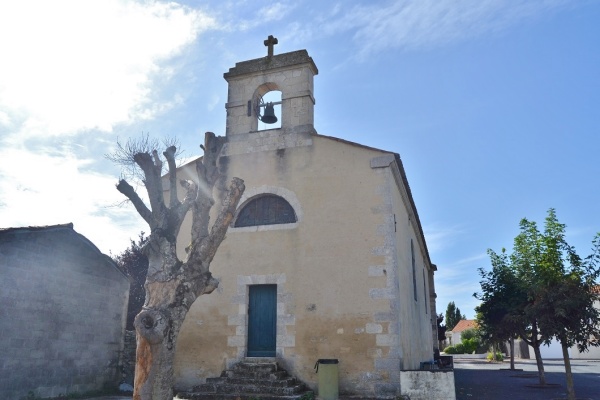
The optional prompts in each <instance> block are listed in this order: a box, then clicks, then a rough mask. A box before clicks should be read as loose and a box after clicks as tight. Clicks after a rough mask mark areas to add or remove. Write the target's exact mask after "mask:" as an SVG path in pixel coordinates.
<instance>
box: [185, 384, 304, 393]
mask: <svg viewBox="0 0 600 400" xmlns="http://www.w3.org/2000/svg"><path fill="white" fill-rule="evenodd" d="M305 390H306V388H305V387H304V385H303V384H300V385H293V386H263V385H258V384H256V383H245V384H229V383H221V384H212V383H204V384H202V385H198V386H194V388H193V389H192V392H194V393H272V394H275V395H278V396H281V395H286V396H289V395H294V394H298V393H302V392H304V391H305Z"/></svg>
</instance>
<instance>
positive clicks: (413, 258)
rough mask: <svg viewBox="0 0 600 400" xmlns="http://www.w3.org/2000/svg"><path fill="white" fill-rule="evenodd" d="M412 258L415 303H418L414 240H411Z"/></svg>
mask: <svg viewBox="0 0 600 400" xmlns="http://www.w3.org/2000/svg"><path fill="white" fill-rule="evenodd" d="M410 256H411V262H412V278H413V291H414V294H415V301H417V271H416V268H415V246H414V245H413V241H412V239H410Z"/></svg>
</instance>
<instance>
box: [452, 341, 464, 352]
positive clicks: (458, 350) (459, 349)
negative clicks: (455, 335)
mask: <svg viewBox="0 0 600 400" xmlns="http://www.w3.org/2000/svg"><path fill="white" fill-rule="evenodd" d="M454 348H455V349H456V354H465V345H464V344H462V343H459V344H457V345H455V346H454Z"/></svg>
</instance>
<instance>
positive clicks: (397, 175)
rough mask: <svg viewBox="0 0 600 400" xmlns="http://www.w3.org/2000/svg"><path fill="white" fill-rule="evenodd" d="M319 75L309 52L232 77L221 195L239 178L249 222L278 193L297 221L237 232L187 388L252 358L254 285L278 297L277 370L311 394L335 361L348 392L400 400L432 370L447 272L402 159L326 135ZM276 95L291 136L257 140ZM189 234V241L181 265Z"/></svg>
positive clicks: (208, 306)
mask: <svg viewBox="0 0 600 400" xmlns="http://www.w3.org/2000/svg"><path fill="white" fill-rule="evenodd" d="M316 73H317V69H316V67H315V65H314V62H313V61H312V59H311V58H310V57H308V54H307V53H306V51H304V50H303V51H300V52H293V53H287V54H281V55H277V56H273V57H272V58H270V57H266V58H264V59H258V60H251V61H247V62H243V63H238V64H236V67H234V68H232V69H231V70H230V71H229V72H228V73H227V74H225V78H226V79H227V81H228V82H229V99H228V102H227V105H226V108H227V130H226V136H227V144H226V145H225V146H224V148H223V150H222V153H221V159H220V165H221V169H222V173H223V179H222V181H221V182H220V183H219V185H221V187H222V186H224V185H226V184H227V183H228V182H229V181H230V180H231V177H233V176H237V177H240V178H242V179H244V181H245V184H246V192H245V193H244V196H243V197H242V199H241V201H240V206H239V210H242V209H244V207H246V205H248V204H250V203H251V202H252V201H254V200H255V199H258V198H260V197H261V196H265V195H274V196H277V197H280V198H282V199H284V200H285V201H286V202H287V203H288V204H289V205H290V206H291V207H292V208H293V210H294V213H295V217H296V220H295V222H293V223H282V224H257V225H254V226H245V227H235V221H234V222H233V224H232V226H231V227H230V228H229V231H228V234H227V238H226V240H225V241H224V242H223V244H222V245H221V247H220V248H219V250H218V252H217V255H216V257H215V259H214V261H213V262H212V265H211V271H212V272H213V274H214V276H215V277H217V278H218V279H219V281H220V285H219V288H218V289H217V290H216V291H215V292H213V293H212V294H210V295H207V296H201V297H200V298H198V299H197V300H196V302H195V303H194V305H193V306H192V308H191V309H190V312H189V313H188V316H187V317H186V320H185V322H184V325H183V327H182V330H181V333H180V336H179V339H178V345H177V346H178V347H177V355H176V360H175V374H176V386H177V388H178V389H183V390H185V389H187V388H190V387H192V386H194V385H196V384H198V383H201V382H203V381H204V380H205V379H206V378H209V377H214V376H219V374H220V373H221V371H222V370H225V369H227V368H229V367H231V366H232V365H233V364H235V363H236V362H239V361H240V360H243V359H244V357H246V355H247V351H248V341H249V337H248V330H249V320H250V317H249V314H248V307H249V288H250V287H252V286H253V285H266V284H271V285H277V295H276V297H277V299H276V340H275V344H274V347H275V357H276V360H277V362H278V363H279V364H280V365H282V366H283V367H284V368H285V369H286V370H288V371H289V372H290V374H292V375H294V376H296V377H298V378H300V379H301V380H302V381H304V382H306V383H307V384H308V385H309V386H310V387H311V388H312V389H316V385H317V375H316V374H315V371H314V369H313V368H314V365H315V362H316V361H317V360H318V359H324V358H335V359H338V360H339V371H340V374H339V383H340V393H341V394H343V395H358V396H363V397H379V398H395V397H396V396H398V395H400V394H401V393H402V388H401V381H400V371H401V370H411V369H418V368H419V366H420V363H421V362H422V361H428V360H430V359H432V358H433V348H434V346H436V345H437V340H436V334H435V329H436V313H435V293H434V287H433V274H434V271H435V269H436V268H435V265H433V264H432V263H431V261H430V259H429V254H428V251H427V246H426V243H425V239H424V236H423V231H422V228H421V224H420V222H419V217H418V214H417V210H416V207H415V205H414V202H413V199H412V195H411V193H410V188H409V186H408V181H407V179H406V175H405V173H404V169H403V167H402V163H401V161H400V157H399V156H398V155H397V154H395V153H393V152H389V151H384V150H379V149H374V148H369V147H366V146H362V145H359V144H356V143H352V142H348V141H345V140H341V139H338V138H334V137H328V136H323V135H319V134H317V133H316V132H315V130H314V126H313V113H314V110H313V108H314V104H315V103H314V96H313V76H314V75H315V74H316ZM269 90H280V91H281V92H282V108H281V113H282V115H280V116H278V117H279V118H280V119H281V121H282V125H281V128H277V129H268V130H263V131H258V130H257V116H256V114H255V113H253V107H252V104H254V103H255V102H256V99H257V96H261V95H263V94H264V93H266V92H267V91H269ZM249 104H250V105H249ZM193 176H194V163H190V164H187V165H185V166H183V167H181V168H180V177H185V178H193ZM215 195H216V197H217V198H218V193H215ZM217 203H218V201H217ZM236 218H237V216H236ZM189 224H190V221H189V220H187V221H185V222H184V225H183V226H182V229H181V232H182V236H181V237H180V238H179V240H178V241H179V246H178V248H180V249H182V250H181V254H180V257H182V258H183V257H184V251H183V248H184V247H185V245H184V243H189V236H186V234H187V233H188V232H189ZM188 235H189V234H188Z"/></svg>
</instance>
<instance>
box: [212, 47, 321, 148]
mask: <svg viewBox="0 0 600 400" xmlns="http://www.w3.org/2000/svg"><path fill="white" fill-rule="evenodd" d="M277 43H278V41H277V38H275V37H273V36H269V37H268V38H267V40H265V41H264V44H265V46H267V48H268V52H267V56H266V57H263V58H257V59H254V60H249V61H242V62H239V63H236V64H235V67H233V68H230V69H229V72H226V73H225V74H224V75H223V76H224V78H225V80H226V81H227V83H228V84H229V90H228V97H227V104H226V105H225V108H226V110H227V124H226V128H225V135H226V136H227V137H228V138H229V139H233V136H234V135H244V134H250V133H254V132H257V131H258V126H259V125H258V122H259V120H262V121H263V122H265V123H266V124H270V123H272V122H274V121H278V120H279V121H281V128H274V129H269V128H268V126H269V125H267V129H264V130H261V132H263V131H267V132H270V133H273V134H277V135H287V134H313V133H315V128H314V105H315V98H314V95H313V87H314V86H313V77H314V76H315V75H317V74H318V70H317V67H316V65H315V63H314V62H313V60H312V58H311V57H309V55H308V52H307V51H306V50H298V51H293V52H290V53H284V54H277V55H274V54H273V46H274V45H276V44H277ZM271 91H279V92H281V102H276V103H268V102H264V101H263V96H264V95H265V94H267V93H268V92H271ZM278 105H280V106H281V107H280V108H279V107H278V108H277V109H278V110H280V115H276V114H275V111H274V106H278Z"/></svg>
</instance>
